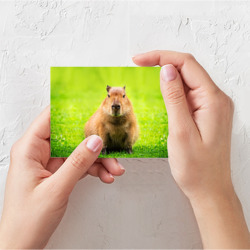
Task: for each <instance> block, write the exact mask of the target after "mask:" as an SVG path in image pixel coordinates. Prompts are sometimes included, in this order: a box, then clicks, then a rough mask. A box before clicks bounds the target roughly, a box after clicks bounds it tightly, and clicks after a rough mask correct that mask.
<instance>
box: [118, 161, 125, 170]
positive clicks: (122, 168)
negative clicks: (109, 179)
mask: <svg viewBox="0 0 250 250" xmlns="http://www.w3.org/2000/svg"><path fill="white" fill-rule="evenodd" d="M118 165H119V167H120V169H121V170H125V168H124V167H123V166H122V165H121V164H120V163H119V162H118Z"/></svg>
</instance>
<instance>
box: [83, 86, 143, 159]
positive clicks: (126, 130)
mask: <svg viewBox="0 0 250 250" xmlns="http://www.w3.org/2000/svg"><path fill="white" fill-rule="evenodd" d="M106 89H107V92H108V95H107V97H106V98H105V99H104V101H103V102H102V104H101V106H100V107H99V108H98V109H97V111H96V112H95V113H94V114H93V115H92V116H91V117H90V119H89V120H88V122H87V123H86V124H85V128H84V131H85V137H88V136H90V135H93V134H95V135H99V136H100V137H101V138H102V140H103V150H102V153H103V154H105V153H109V152H110V151H121V150H126V151H127V152H128V153H132V146H133V144H134V143H135V141H136V140H137V138H138V136H139V128H138V124H137V121H136V116H135V114H134V111H133V107H132V103H131V101H130V100H129V99H128V97H127V96H126V93H125V87H123V88H122V87H110V86H107V88H106Z"/></svg>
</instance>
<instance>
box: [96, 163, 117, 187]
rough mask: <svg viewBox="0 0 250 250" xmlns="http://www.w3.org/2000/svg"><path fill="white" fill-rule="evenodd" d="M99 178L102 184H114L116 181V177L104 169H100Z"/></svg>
mask: <svg viewBox="0 0 250 250" xmlns="http://www.w3.org/2000/svg"><path fill="white" fill-rule="evenodd" d="M98 176H99V178H100V180H101V181H102V182H104V183H108V184H109V183H112V182H114V180H115V178H114V176H113V175H112V174H111V173H109V172H108V170H107V169H106V168H104V167H101V168H99V173H98Z"/></svg>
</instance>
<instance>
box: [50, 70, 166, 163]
mask: <svg viewBox="0 0 250 250" xmlns="http://www.w3.org/2000/svg"><path fill="white" fill-rule="evenodd" d="M159 74H160V68H159V67H52V68H51V156H52V157H68V156H69V155H70V154H71V153H72V151H73V150H74V149H75V148H76V147H77V145H78V144H79V143H80V142H81V141H82V140H83V139H84V125H85V123H86V122H87V121H88V119H89V118H90V117H91V115H92V114H93V113H94V112H95V111H96V110H97V109H98V107H99V106H100V104H101V102H102V101H103V100H104V98H105V97H106V96H107V92H106V86H107V85H110V86H113V87H114V86H120V87H123V86H124V85H126V93H127V96H128V98H129V99H130V100H131V102H132V104H133V108H134V112H135V115H136V117H137V121H138V123H139V128H140V136H139V139H138V140H137V142H136V143H135V144H134V146H133V153H132V154H127V153H126V152H116V153H111V154H108V155H105V156H103V155H102V154H101V155H100V156H99V157H116V158H125V157H126V158H154V157H156V158H165V157H167V156H168V154H167V133H168V119H167V113H166V109H165V106H164V102H163V99H162V96H161V92H160V84H159Z"/></svg>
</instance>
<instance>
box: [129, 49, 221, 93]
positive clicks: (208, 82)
mask: <svg viewBox="0 0 250 250" xmlns="http://www.w3.org/2000/svg"><path fill="white" fill-rule="evenodd" d="M133 61H134V63H135V64H137V65H139V66H155V65H159V66H161V67H162V66H164V65H166V64H172V65H174V66H175V67H176V68H177V70H178V71H179V72H180V74H181V76H182V78H183V80H184V82H185V84H186V85H187V86H188V87H189V88H190V89H193V90H194V89H197V88H199V87H201V86H202V87H205V88H207V89H208V90H216V89H218V88H217V86H216V85H215V83H214V82H213V80H212V79H211V77H210V76H209V75H208V73H207V72H206V71H205V69H204V68H203V67H202V66H201V65H200V64H199V63H198V62H197V61H196V60H195V58H194V57H193V56H192V55H191V54H187V53H180V52H175V51H169V50H154V51H150V52H147V53H144V54H141V55H137V56H135V57H133Z"/></svg>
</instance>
